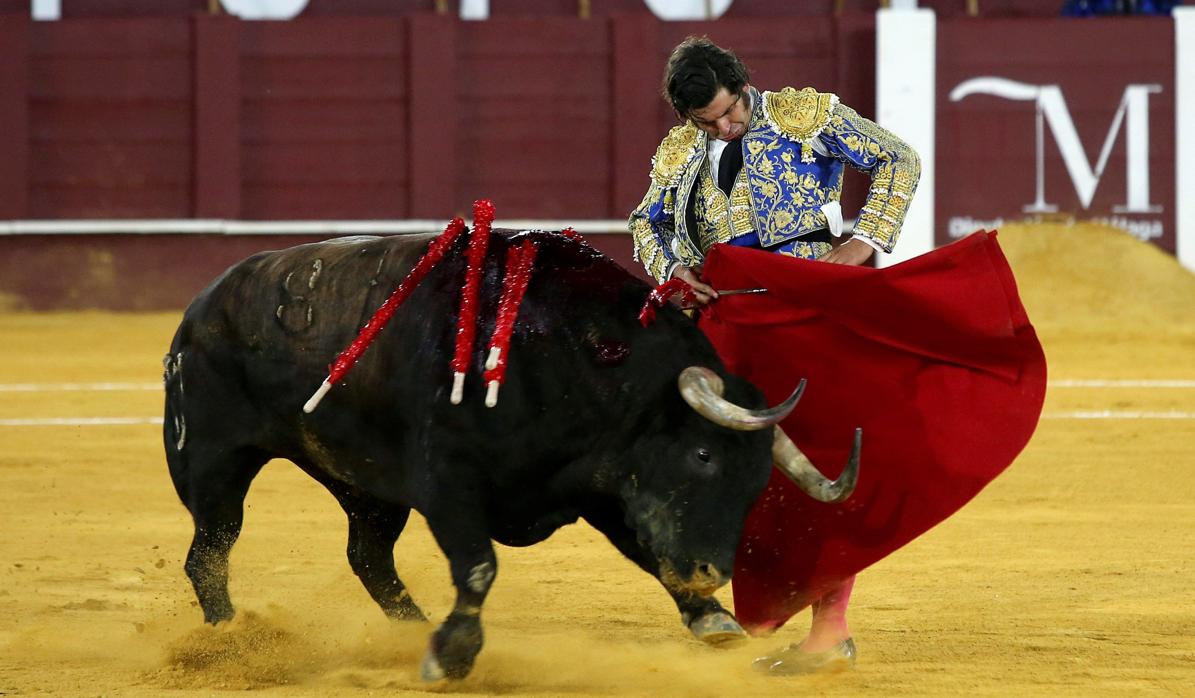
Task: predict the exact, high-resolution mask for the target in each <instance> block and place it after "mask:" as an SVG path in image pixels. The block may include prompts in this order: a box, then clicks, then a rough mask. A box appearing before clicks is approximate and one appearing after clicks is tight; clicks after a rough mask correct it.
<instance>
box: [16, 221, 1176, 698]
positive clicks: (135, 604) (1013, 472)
mask: <svg viewBox="0 0 1195 698" xmlns="http://www.w3.org/2000/svg"><path fill="white" fill-rule="evenodd" d="M1000 240H1001V243H1002V245H1003V246H1004V248H1005V251H1006V253H1007V254H1008V256H1009V258H1010V260H1011V261H1012V262H1013V266H1014V268H1015V270H1016V271H1017V276H1018V280H1019V283H1020V286H1021V290H1022V294H1023V296H1024V299H1025V302H1026V306H1027V307H1028V309H1029V313H1030V317H1031V318H1032V319H1033V320H1034V321H1035V324H1036V325H1037V327H1038V331H1039V334H1040V335H1041V337H1042V340H1043V344H1044V345H1045V348H1046V353H1047V356H1048V357H1049V359H1050V371H1051V389H1050V393H1049V396H1048V398H1047V401H1046V407H1045V415H1044V417H1043V419H1042V422H1041V424H1040V426H1039V428H1038V431H1037V434H1036V436H1035V437H1034V439H1033V441H1032V442H1031V443H1030V445H1029V447H1028V448H1027V449H1026V451H1025V452H1024V453H1023V454H1022V456H1021V457H1020V458H1019V459H1018V460H1017V462H1016V463H1014V464H1013V466H1012V467H1011V468H1010V469H1009V470H1008V471H1007V472H1006V473H1005V474H1004V475H1002V476H1001V477H1000V478H998V479H997V480H996V481H995V482H994V483H993V484H992V485H991V486H989V487H988V488H987V489H986V490H985V491H984V492H983V493H981V494H980V496H979V497H977V498H976V500H975V501H973V502H972V503H971V504H969V505H968V506H967V507H965V508H964V509H963V510H962V511H961V512H960V513H959V514H958V515H957V516H955V517H954V518H952V519H950V520H949V521H947V522H945V523H943V524H942V525H940V526H938V527H937V528H936V529H934V530H933V531H931V532H930V533H928V534H927V535H925V536H923V537H922V538H920V539H919V540H917V541H915V542H914V543H913V544H911V545H909V546H907V547H906V548H904V549H902V550H900V551H899V552H897V553H895V554H894V555H892V556H890V557H889V558H888V559H886V560H884V561H882V562H881V563H879V564H878V565H876V566H874V567H873V568H871V569H869V570H867V571H866V572H864V573H863V574H862V575H861V576H860V577H859V582H858V584H857V585H856V591H855V595H854V602H853V606H852V609H853V610H852V615H851V620H852V628H853V630H854V633H855V638H856V640H857V642H858V644H859V648H860V662H859V665H858V667H857V668H856V669H855V670H854V671H852V672H849V673H845V674H840V675H835V676H815V677H806V678H790V679H769V678H765V677H760V676H757V675H754V674H753V673H752V672H751V670H750V668H749V665H750V661H751V659H752V658H753V657H754V656H756V655H758V654H762V653H764V652H766V651H768V650H771V649H774V648H777V647H779V646H781V645H784V644H786V643H788V642H791V641H794V640H797V639H799V638H800V637H802V636H803V631H804V628H805V626H806V624H807V622H808V621H807V615H806V614H802V615H801V616H798V617H797V618H795V619H794V620H793V622H792V623H791V624H790V625H789V626H788V627H786V628H783V629H782V630H781V631H780V632H779V633H777V634H776V635H775V636H773V637H770V638H764V639H758V640H754V641H752V642H751V643H749V644H748V645H747V646H745V647H740V648H736V649H730V650H713V649H708V648H706V647H703V646H701V645H699V644H697V643H696V642H694V641H692V640H690V639H689V637H688V633H687V632H686V631H685V630H684V629H683V628H682V626H681V625H680V623H679V620H678V618H677V614H676V611H675V609H674V607H673V606H672V604H671V602H670V601H669V599H668V597H667V596H666V595H665V593H664V592H663V590H662V589H661V588H660V587H659V585H658V584H657V583H656V582H655V580H653V579H651V578H650V577H648V576H647V575H645V574H643V573H641V572H640V571H639V570H637V569H636V568H634V567H633V566H632V565H631V564H630V563H629V562H626V561H625V560H623V559H622V558H621V557H620V556H619V555H618V554H617V553H616V552H615V551H614V549H613V548H612V547H610V545H609V544H608V543H606V541H605V540H604V539H603V538H601V537H600V536H599V535H598V534H596V533H595V532H594V531H592V530H591V529H589V528H588V527H586V526H584V525H576V526H571V527H568V528H566V529H564V530H562V531H560V532H559V533H557V534H556V535H555V536H554V537H553V538H551V539H550V540H548V541H547V542H545V543H543V544H541V545H538V546H535V547H532V548H528V549H510V548H500V549H499V551H498V554H499V558H500V572H499V575H498V580H497V583H496V585H495V587H494V590H493V592H492V593H491V594H490V598H489V600H488V602H487V605H486V611H485V616H484V618H485V621H484V622H485V629H486V633H487V637H486V646H485V649H484V650H483V651H482V654H481V656H480V658H479V660H478V663H477V667H476V669H475V670H474V672H473V674H472V675H471V676H470V677H469V678H468V679H467V680H466V681H464V682H462V683H459V684H456V685H452V686H450V687H447V688H436V689H435V691H433V692H435V693H444V692H448V693H459V694H466V695H493V694H517V695H623V694H635V695H653V696H655V695H677V696H740V695H742V696H746V695H785V696H791V695H799V694H808V693H812V694H816V695H829V696H838V695H842V696H859V695H885V696H886V695H915V696H959V695H996V696H1020V695H1051V696H1058V695H1074V696H1091V695H1163V696H1172V695H1195V592H1192V586H1193V584H1195V562H1193V558H1195V542H1193V541H1195V276H1193V275H1191V274H1189V273H1187V272H1184V271H1182V270H1181V269H1180V268H1179V267H1178V265H1177V264H1176V263H1175V261H1174V260H1173V259H1172V258H1170V257H1168V256H1167V255H1165V254H1163V253H1161V252H1158V251H1157V250H1155V249H1154V248H1152V247H1149V246H1147V245H1145V244H1143V243H1139V242H1137V241H1135V240H1133V239H1131V238H1128V237H1127V236H1124V235H1122V234H1119V233H1114V232H1112V231H1109V230H1105V229H1101V228H1094V227H1086V226H1075V227H1062V226H1057V227H1050V226H1042V227H1037V228H1033V229H1028V228H1023V227H1015V226H1014V227H1010V228H1009V229H1007V230H1006V231H1004V232H1002V233H1001V236H1000ZM178 317H179V314H178V313H169V314H158V315H112V314H100V313H94V314H80V313H71V314H23V313H0V696H9V695H21V696H26V695H62V696H200V695H202V696H210V695H244V691H245V690H246V689H252V690H254V691H255V692H256V693H258V694H261V695H269V696H300V695H302V696H308V695H319V696H359V695H362V696H363V695H390V694H395V693H420V692H426V691H428V689H427V687H426V686H424V685H423V684H421V683H420V681H419V678H418V661H419V658H420V656H421V655H422V652H423V648H424V645H425V642H426V638H427V634H428V632H429V630H430V627H429V626H422V625H411V626H399V625H392V624H390V623H389V622H387V621H386V620H385V618H384V617H383V616H382V614H381V612H380V611H379V610H378V609H377V607H376V606H375V605H374V604H373V602H372V601H371V600H370V599H369V598H368V596H367V595H366V594H365V592H364V590H363V589H362V587H361V585H360V584H359V583H358V582H357V580H356V578H355V577H354V576H353V575H352V573H351V572H350V570H349V567H348V563H347V561H346V560H345V556H344V547H345V533H346V524H345V520H344V516H343V514H342V513H341V511H340V510H339V508H338V507H337V505H336V504H335V502H334V501H333V499H332V497H331V496H330V495H328V494H327V493H326V492H325V491H324V490H323V489H322V488H320V487H319V486H318V485H316V484H315V483H314V482H312V481H310V480H308V479H307V478H306V476H304V475H303V474H302V473H300V472H299V471H298V470H297V469H296V468H294V467H293V466H291V465H290V464H289V463H285V462H274V463H271V464H270V465H269V466H267V467H266V469H265V471H264V472H263V473H262V475H261V476H260V477H259V478H258V479H257V481H256V482H255V483H254V486H253V489H252V491H251V492H250V495H249V499H248V502H247V507H248V508H247V512H246V521H245V528H244V533H243V535H242V537H241V539H240V542H239V543H238V544H237V547H236V548H235V549H234V551H233V557H232V595H233V599H234V601H235V602H236V603H237V604H238V607H239V610H240V613H239V615H238V617H237V619H236V620H234V621H233V622H232V623H231V624H229V625H228V626H226V627H221V628H218V629H213V628H209V627H205V626H203V624H202V618H201V614H200V612H199V609H198V608H197V607H196V606H195V602H194V596H193V594H192V591H191V589H190V586H189V584H188V583H187V581H186V578H185V576H184V574H183V570H182V561H183V557H184V556H185V554H186V549H187V545H188V543H189V541H190V535H191V523H190V519H189V516H188V515H187V513H186V511H185V510H184V509H183V507H182V506H181V504H179V502H178V500H177V498H176V496H175V494H174V491H173V489H172V487H171V485H170V481H169V477H168V475H167V473H166V466H165V463H164V461H163V456H162V447H161V443H160V427H159V426H156V425H152V424H147V423H144V421H145V420H147V419H148V418H153V417H160V415H161V395H160V389H159V388H158V386H157V383H158V382H159V380H160V373H161V368H160V363H159V362H160V358H161V356H162V354H163V353H164V352H165V350H166V348H167V346H168V343H169V340H170V336H171V334H172V332H173V329H174V326H175V325H176V323H177V321H178ZM1083 381H1141V382H1139V383H1132V384H1127V385H1126V384H1124V383H1110V384H1093V383H1088V382H1083ZM1161 381H1171V382H1168V383H1167V382H1161ZM67 383H85V384H96V383H116V384H125V385H116V386H108V387H109V388H116V389H106V390H97V389H94V388H95V387H96V386H94V385H91V386H90V387H91V388H92V389H89V390H66V389H62V388H63V386H62V384H67ZM19 384H25V385H24V386H22V385H19ZM29 384H36V385H33V386H31V385H29ZM35 387H36V388H38V389H36V390H35V389H33V388H35ZM1100 411H1108V412H1111V413H1113V415H1112V418H1107V416H1105V418H1080V415H1081V414H1085V413H1089V412H1100ZM80 417H104V418H112V417H127V418H131V419H132V420H133V421H140V422H141V423H133V424H127V425H78V424H60V425H47V424H45V423H44V421H45V420H47V419H50V418H62V419H66V420H71V419H77V418H80ZM19 420H40V421H37V423H35V424H28V423H21V422H20V421H19ZM865 462H866V461H865ZM396 557H397V558H398V561H399V571H400V574H402V576H403V579H404V580H405V581H406V582H407V583H408V585H409V586H410V588H411V589H412V592H413V594H414V595H415V598H416V599H417V600H418V601H419V603H420V604H421V605H422V606H423V608H424V609H425V610H426V611H428V612H429V615H431V616H432V617H433V618H435V619H437V620H439V619H441V618H443V616H444V614H445V613H446V612H447V610H448V608H449V607H450V604H451V601H452V589H451V586H450V584H449V581H448V574H447V566H446V563H445V561H444V559H443V557H442V556H441V555H440V553H439V551H438V549H437V548H436V547H435V544H434V543H433V542H432V540H431V537H430V536H429V535H428V533H427V530H426V528H425V527H424V526H423V522H422V520H420V519H418V518H417V517H414V516H413V517H412V523H411V525H409V526H408V528H407V531H406V533H405V534H404V536H403V538H402V539H401V540H400V541H399V544H398V547H397V551H396ZM720 596H721V597H722V598H723V599H724V600H725V602H726V603H728V604H729V593H728V590H726V591H724V592H723V593H722V594H721V595H720Z"/></svg>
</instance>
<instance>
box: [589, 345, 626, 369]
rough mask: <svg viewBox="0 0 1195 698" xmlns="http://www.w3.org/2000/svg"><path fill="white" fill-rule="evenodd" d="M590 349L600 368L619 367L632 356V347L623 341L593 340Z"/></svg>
mask: <svg viewBox="0 0 1195 698" xmlns="http://www.w3.org/2000/svg"><path fill="white" fill-rule="evenodd" d="M589 348H590V349H591V350H592V351H593V360H594V361H596V362H597V363H598V365H599V366H618V365H619V364H621V363H622V362H624V361H626V360H627V357H628V356H630V355H631V345H630V344H627V343H626V342H624V341H622V340H621V339H592V340H590V342H589Z"/></svg>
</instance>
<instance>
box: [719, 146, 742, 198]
mask: <svg viewBox="0 0 1195 698" xmlns="http://www.w3.org/2000/svg"><path fill="white" fill-rule="evenodd" d="M741 169H743V139H741V138H736V139H735V140H733V141H727V143H726V147H725V148H723V149H722V159H720V160H718V188H719V189H721V190H722V191H723V192H725V193H726V195H727V196H730V188H731V187H733V186H734V178H735V177H738V176H739V170H741Z"/></svg>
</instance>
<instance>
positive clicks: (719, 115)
mask: <svg viewBox="0 0 1195 698" xmlns="http://www.w3.org/2000/svg"><path fill="white" fill-rule="evenodd" d="M748 87H750V85H743V89H742V90H740V91H739V92H738V93H737V94H731V92H730V91H729V90H727V89H726V88H725V87H720V88H718V92H717V93H716V94H715V95H714V98H713V99H712V100H710V103H709V104H707V105H705V106H704V107H702V108H701V109H694V110H693V111H691V112H689V120H690V121H692V122H693V125H694V126H696V127H697V128H699V129H701V130H702V131H705V133H706V134H708V135H709V137H710V138H717V139H719V140H723V141H732V140H734V139H736V138H741V137H742V136H743V135H744V134H746V133H747V123H748V122H749V121H750V120H751V105H750V102H751V98H750V97H748V92H747V88H748Z"/></svg>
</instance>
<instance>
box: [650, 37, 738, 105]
mask: <svg viewBox="0 0 1195 698" xmlns="http://www.w3.org/2000/svg"><path fill="white" fill-rule="evenodd" d="M750 79H751V77H750V76H749V75H748V74H747V66H745V65H743V62H742V61H740V60H739V57H738V56H736V55H734V52H732V51H727V50H726V49H724V48H722V47H720V46H718V45H717V44H715V43H714V42H712V41H710V40H709V38H708V37H705V36H690V37H689V38H687V39H685V40H684V41H682V42H681V43H680V45H679V46H677V47H676V48H675V49H673V51H672V55H671V56H669V57H668V67H667V69H666V70H665V71H664V99H666V100H668V103H669V104H671V105H672V109H673V110H674V111H676V114H677V116H680V117H681V118H688V117H689V115H690V114H691V113H692V112H693V110H695V109H701V108H702V107H704V106H706V105H707V104H709V103H710V102H712V101H713V100H714V95H716V94H718V89H719V88H722V87H725V88H726V91H727V92H729V93H731V94H738V93H739V92H742V90H743V86H744V85H746V84H747V83H748V82H749V81H750Z"/></svg>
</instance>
